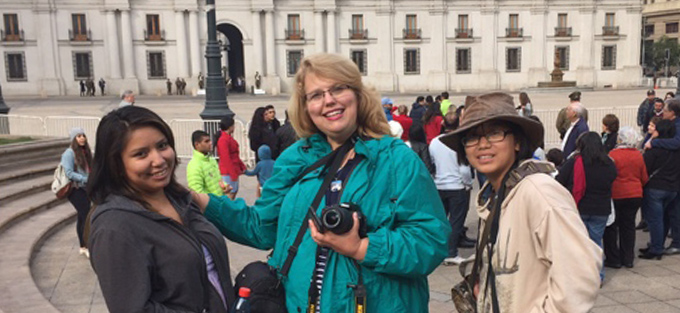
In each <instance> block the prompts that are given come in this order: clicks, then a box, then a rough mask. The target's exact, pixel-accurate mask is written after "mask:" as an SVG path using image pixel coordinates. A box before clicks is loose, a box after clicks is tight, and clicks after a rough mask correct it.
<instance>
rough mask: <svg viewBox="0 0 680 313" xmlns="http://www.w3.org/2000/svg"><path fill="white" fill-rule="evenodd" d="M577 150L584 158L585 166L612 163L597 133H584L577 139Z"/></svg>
mask: <svg viewBox="0 0 680 313" xmlns="http://www.w3.org/2000/svg"><path fill="white" fill-rule="evenodd" d="M576 149H577V150H578V151H579V154H580V155H581V157H582V158H583V164H596V163H599V164H607V163H609V162H612V160H611V159H610V158H609V155H607V150H606V149H605V148H604V145H603V144H602V137H600V135H599V134H598V133H596V132H587V133H583V134H581V135H580V136H578V138H577V139H576Z"/></svg>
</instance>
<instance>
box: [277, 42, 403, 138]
mask: <svg viewBox="0 0 680 313" xmlns="http://www.w3.org/2000/svg"><path fill="white" fill-rule="evenodd" d="M310 73H313V74H314V75H316V76H318V77H321V78H324V79H328V80H332V81H334V82H337V83H339V84H345V85H347V86H350V88H351V89H352V91H353V92H354V94H355V96H356V97H357V121H356V123H357V133H358V134H359V135H360V136H365V137H371V138H376V139H377V138H380V137H382V136H384V135H389V134H390V127H389V125H388V124H387V117H386V116H385V113H384V112H383V109H382V105H381V104H380V96H379V95H378V93H377V91H376V90H375V88H372V87H368V86H365V85H364V84H363V82H362V81H361V73H360V72H359V69H358V68H357V66H356V64H354V62H352V61H351V60H350V59H348V58H346V57H343V56H340V55H337V54H328V53H319V54H314V55H310V56H308V57H305V58H304V59H302V62H300V69H299V70H298V72H297V74H295V90H294V91H293V95H292V96H291V98H290V104H289V105H288V113H289V116H290V122H291V124H292V125H293V128H294V129H295V132H296V133H297V135H298V136H299V137H300V138H307V137H310V136H312V135H314V134H317V133H321V131H320V130H319V128H318V127H316V125H314V122H312V118H311V117H310V116H309V113H308V112H307V99H306V96H305V78H306V77H307V75H309V74H310Z"/></svg>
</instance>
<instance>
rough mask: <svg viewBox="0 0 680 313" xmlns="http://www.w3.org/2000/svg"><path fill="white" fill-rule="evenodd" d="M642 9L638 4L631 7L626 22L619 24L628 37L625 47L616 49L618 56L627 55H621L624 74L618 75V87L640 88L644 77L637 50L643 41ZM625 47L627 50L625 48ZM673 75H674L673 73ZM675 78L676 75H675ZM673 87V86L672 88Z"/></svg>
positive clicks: (619, 46) (627, 11) (620, 46)
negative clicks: (641, 78) (641, 79)
mask: <svg viewBox="0 0 680 313" xmlns="http://www.w3.org/2000/svg"><path fill="white" fill-rule="evenodd" d="M641 15H642V7H640V4H639V3H638V4H637V6H635V7H631V8H629V9H628V10H626V17H627V19H626V20H622V21H621V22H619V23H617V24H618V25H619V27H622V28H623V29H622V31H624V32H622V34H625V35H626V40H625V42H624V43H623V45H618V47H617V48H616V50H617V54H618V53H619V51H621V52H623V51H626V53H621V55H622V56H625V57H624V58H622V60H621V61H622V65H623V73H621V75H617V76H618V77H619V78H618V82H617V83H618V86H639V84H640V77H642V67H641V66H640V65H639V61H638V60H640V49H635V47H638V45H639V44H640V42H641V41H642V38H641V37H642V35H641V33H640V29H642V16H641ZM624 47H625V48H624ZM671 75H673V73H671ZM673 76H675V75H673ZM671 87H672V86H671Z"/></svg>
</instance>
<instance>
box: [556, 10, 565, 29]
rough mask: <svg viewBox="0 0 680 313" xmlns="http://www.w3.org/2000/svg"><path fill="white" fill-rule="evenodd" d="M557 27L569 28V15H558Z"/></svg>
mask: <svg viewBox="0 0 680 313" xmlns="http://www.w3.org/2000/svg"><path fill="white" fill-rule="evenodd" d="M557 27H567V13H559V14H557Z"/></svg>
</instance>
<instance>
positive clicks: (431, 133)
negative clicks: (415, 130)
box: [423, 105, 444, 145]
mask: <svg viewBox="0 0 680 313" xmlns="http://www.w3.org/2000/svg"><path fill="white" fill-rule="evenodd" d="M443 121H444V118H443V117H442V112H441V111H439V107H438V106H436V105H430V106H428V107H427V111H425V115H424V116H423V128H424V129H425V137H426V139H427V144H428V145H429V144H430V141H432V139H434V138H435V137H437V136H439V135H441V133H442V122H443Z"/></svg>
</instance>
